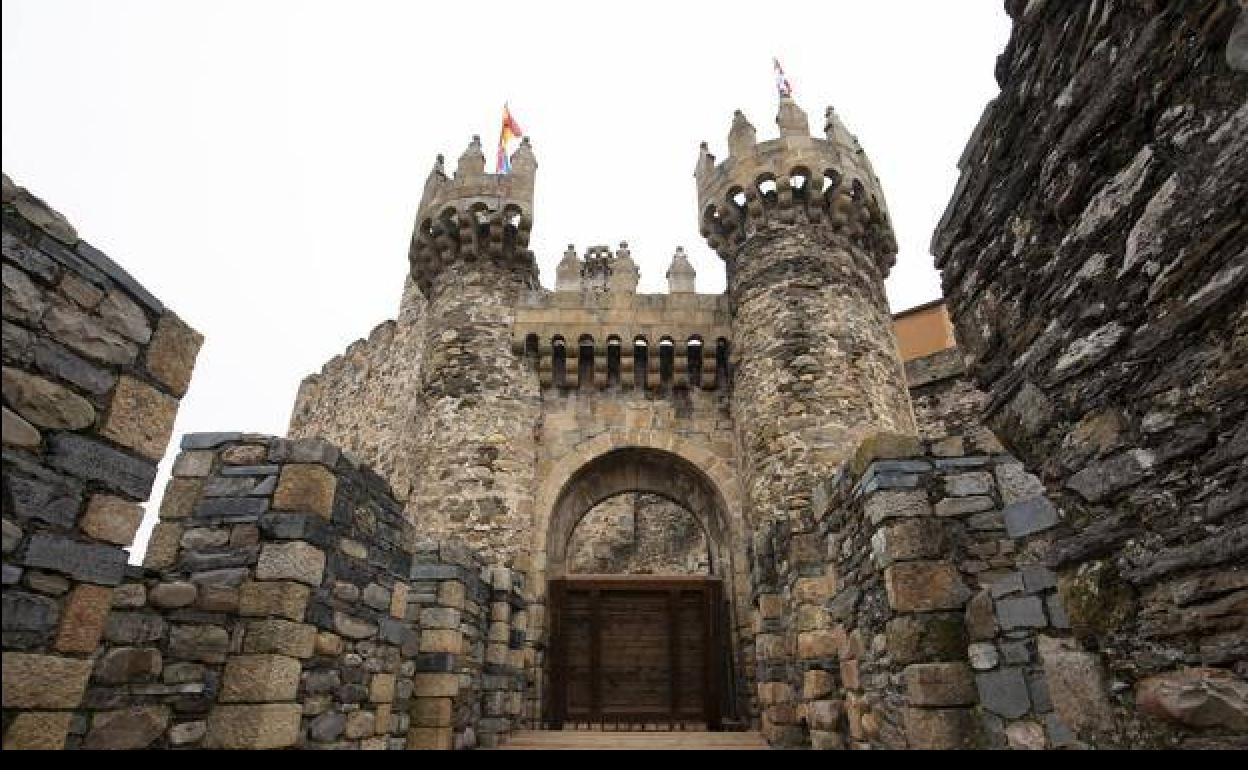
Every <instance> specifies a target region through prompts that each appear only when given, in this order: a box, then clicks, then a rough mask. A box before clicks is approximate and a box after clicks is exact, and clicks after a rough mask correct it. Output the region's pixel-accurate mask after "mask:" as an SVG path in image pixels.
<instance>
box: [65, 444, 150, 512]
mask: <svg viewBox="0 0 1248 770" xmlns="http://www.w3.org/2000/svg"><path fill="white" fill-rule="evenodd" d="M48 463H49V464H50V465H51V466H52V467H54V468H59V469H60V470H63V471H65V472H67V473H70V474H73V475H74V476H77V477H78V478H80V479H84V480H86V481H94V482H98V483H100V484H103V485H104V486H106V487H108V488H109V489H110V490H113V491H116V492H120V493H121V494H123V495H125V496H126V497H129V498H132V499H134V500H146V499H147V498H148V495H150V494H151V491H152V483H153V482H154V481H155V480H156V464H155V463H152V462H150V461H148V460H143V459H140V458H137V457H134V456H132V455H129V454H126V453H125V452H122V451H120V450H118V449H114V448H113V447H111V446H108V445H107V444H104V443H101V442H99V441H95V440H93V439H90V438H87V437H85V436H80V435H77V434H74V433H54V434H52V437H51V438H50V439H48Z"/></svg>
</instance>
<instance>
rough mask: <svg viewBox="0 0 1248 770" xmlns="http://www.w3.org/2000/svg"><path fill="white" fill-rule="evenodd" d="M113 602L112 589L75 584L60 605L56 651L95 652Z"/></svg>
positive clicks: (87, 584)
mask: <svg viewBox="0 0 1248 770" xmlns="http://www.w3.org/2000/svg"><path fill="white" fill-rule="evenodd" d="M112 605H113V589H111V588H109V587H107V586H97V585H91V584H89V583H83V584H80V585H77V586H74V589H73V590H72V591H70V592H69V598H68V599H66V601H65V603H64V605H63V607H62V610H63V612H62V615H61V629H60V631H59V632H58V633H57V635H56V645H55V646H56V649H57V651H58V652H81V653H92V652H95V648H96V647H98V646H99V644H100V637H101V636H102V635H103V634H104V623H105V622H106V621H107V620H108V612H109V610H110V609H111V608H112Z"/></svg>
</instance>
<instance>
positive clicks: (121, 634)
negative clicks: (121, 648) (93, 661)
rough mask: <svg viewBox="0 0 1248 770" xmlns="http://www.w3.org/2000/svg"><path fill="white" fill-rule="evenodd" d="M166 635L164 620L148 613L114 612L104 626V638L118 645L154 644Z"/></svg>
mask: <svg viewBox="0 0 1248 770" xmlns="http://www.w3.org/2000/svg"><path fill="white" fill-rule="evenodd" d="M164 633H165V621H164V618H162V617H161V616H159V615H153V614H150V613H146V612H113V613H111V614H110V615H109V616H108V622H107V623H106V624H105V626H104V638H105V639H107V640H108V641H110V642H115V643H117V644H143V643H144V642H154V641H157V640H159V639H160V638H161V637H162V636H164Z"/></svg>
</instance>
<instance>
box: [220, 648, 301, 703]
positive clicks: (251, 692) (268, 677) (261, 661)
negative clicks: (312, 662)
mask: <svg viewBox="0 0 1248 770" xmlns="http://www.w3.org/2000/svg"><path fill="white" fill-rule="evenodd" d="M301 670H302V665H301V664H300V663H299V660H298V659H297V658H291V657H287V656H285V655H235V656H232V657H231V658H230V659H229V661H227V662H226V664H225V674H224V676H223V677H222V680H221V695H220V701H221V702H222V703H258V702H268V701H293V700H294V699H295V694H296V693H297V692H298V691H299V674H300V672H301Z"/></svg>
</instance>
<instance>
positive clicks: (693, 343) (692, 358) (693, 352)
mask: <svg viewBox="0 0 1248 770" xmlns="http://www.w3.org/2000/svg"><path fill="white" fill-rule="evenodd" d="M687 350H688V351H689V352H688V357H689V385H690V386H692V387H695V388H700V387H702V338H701V337H699V336H697V335H696V334H695V335H694V336H692V337H690V338H689V344H688V347H687Z"/></svg>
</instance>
